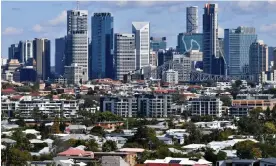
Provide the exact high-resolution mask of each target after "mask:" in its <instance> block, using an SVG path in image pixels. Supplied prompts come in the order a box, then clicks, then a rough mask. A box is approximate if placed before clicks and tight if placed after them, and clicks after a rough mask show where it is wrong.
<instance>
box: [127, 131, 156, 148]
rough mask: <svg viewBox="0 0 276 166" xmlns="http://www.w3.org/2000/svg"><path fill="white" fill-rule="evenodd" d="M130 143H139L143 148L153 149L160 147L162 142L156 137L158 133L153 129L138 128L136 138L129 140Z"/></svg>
mask: <svg viewBox="0 0 276 166" xmlns="http://www.w3.org/2000/svg"><path fill="white" fill-rule="evenodd" d="M128 142H132V143H133V142H137V143H139V144H140V145H142V147H143V148H146V149H152V148H156V147H158V146H159V145H160V141H159V140H158V139H157V137H156V133H155V131H154V130H153V129H152V128H148V127H146V126H141V127H138V129H137V131H136V133H135V134H134V136H133V137H132V138H130V139H128Z"/></svg>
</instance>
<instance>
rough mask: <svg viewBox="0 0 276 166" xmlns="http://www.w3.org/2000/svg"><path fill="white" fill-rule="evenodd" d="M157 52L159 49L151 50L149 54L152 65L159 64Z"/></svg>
mask: <svg viewBox="0 0 276 166" xmlns="http://www.w3.org/2000/svg"><path fill="white" fill-rule="evenodd" d="M157 54H158V51H153V50H150V54H149V56H150V57H149V62H150V65H152V66H157Z"/></svg>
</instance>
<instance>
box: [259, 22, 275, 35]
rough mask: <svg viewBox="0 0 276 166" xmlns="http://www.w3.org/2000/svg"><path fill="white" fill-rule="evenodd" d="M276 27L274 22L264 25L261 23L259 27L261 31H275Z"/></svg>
mask: <svg viewBox="0 0 276 166" xmlns="http://www.w3.org/2000/svg"><path fill="white" fill-rule="evenodd" d="M275 29H276V23H274V24H266V25H262V26H261V27H260V30H261V32H271V33H273V32H275Z"/></svg>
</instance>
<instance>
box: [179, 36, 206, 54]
mask: <svg viewBox="0 0 276 166" xmlns="http://www.w3.org/2000/svg"><path fill="white" fill-rule="evenodd" d="M202 42H203V34H202V33H179V34H178V36H177V51H178V52H179V53H181V54H185V53H186V52H189V51H191V50H199V51H200V52H202V50H203V44H202Z"/></svg>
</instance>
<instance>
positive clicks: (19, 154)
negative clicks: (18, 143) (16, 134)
mask: <svg viewBox="0 0 276 166" xmlns="http://www.w3.org/2000/svg"><path fill="white" fill-rule="evenodd" d="M7 156H8V160H7V165H14V166H15V165H16V166H25V165H27V162H28V161H31V160H32V156H31V154H30V153H29V152H28V151H26V150H20V149H17V148H11V149H10V150H9V151H8V155H7Z"/></svg>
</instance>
